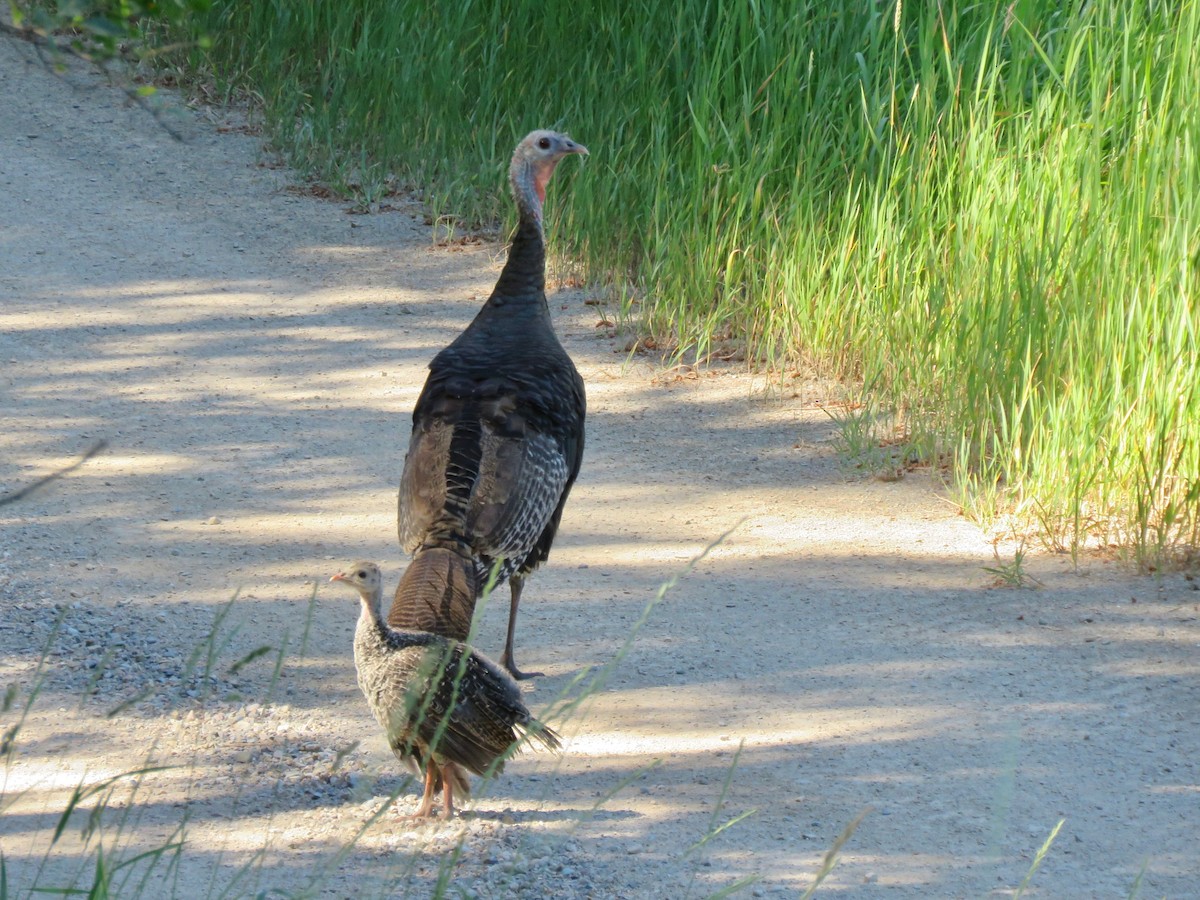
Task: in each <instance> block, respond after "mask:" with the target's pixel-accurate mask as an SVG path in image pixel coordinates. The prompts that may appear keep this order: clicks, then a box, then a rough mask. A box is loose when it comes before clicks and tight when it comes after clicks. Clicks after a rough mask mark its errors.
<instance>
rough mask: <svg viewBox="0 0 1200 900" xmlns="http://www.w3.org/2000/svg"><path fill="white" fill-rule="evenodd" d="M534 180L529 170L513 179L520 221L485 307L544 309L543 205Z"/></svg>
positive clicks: (544, 252) (544, 242) (544, 254)
mask: <svg viewBox="0 0 1200 900" xmlns="http://www.w3.org/2000/svg"><path fill="white" fill-rule="evenodd" d="M547 180H549V179H547ZM534 181H535V179H534V176H533V173H532V172H528V171H526V172H521V173H515V174H514V176H513V179H512V184H513V193H514V195H515V196H516V199H517V211H518V212H519V214H520V218H519V220H518V222H517V231H516V234H514V235H513V239H512V244H511V246H510V247H509V249H508V259H507V260H506V261H505V263H504V269H503V270H502V271H501V272H500V277H499V278H498V279H497V280H496V287H495V289H494V290H493V291H492V296H491V297H490V298H489V299H488V306H492V307H498V306H515V305H521V304H533V305H539V304H540V306H541V308H542V309H545V307H546V237H545V234H544V233H543V231H542V203H541V201H540V200H539V199H538V195H537V191H536V189H535V185H534ZM547 315H549V312H548V311H547Z"/></svg>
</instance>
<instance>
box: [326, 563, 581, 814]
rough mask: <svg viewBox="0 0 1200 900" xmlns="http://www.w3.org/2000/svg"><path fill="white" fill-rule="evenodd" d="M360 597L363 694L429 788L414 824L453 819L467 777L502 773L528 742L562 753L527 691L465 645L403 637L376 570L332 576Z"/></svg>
mask: <svg viewBox="0 0 1200 900" xmlns="http://www.w3.org/2000/svg"><path fill="white" fill-rule="evenodd" d="M330 581H337V582H342V583H344V584H347V585H349V586H350V587H352V588H354V589H355V590H356V591H358V595H359V598H360V600H361V603H362V610H361V612H360V615H359V618H358V627H357V628H356V629H355V632H354V666H355V668H356V669H357V671H358V686H359V688H360V689H361V690H362V692H363V696H365V697H366V698H367V703H368V705H370V707H371V712H372V713H374V714H375V719H376V721H378V722H379V724H380V725H381V726H382V727H383V729H384V731H385V732H386V733H387V739H388V744H389V745H390V746H391V748H392V751H393V752H394V753H395V754H396V756H397V758H399V759H400V761H401V762H403V763H405V764H406V765H408V766H410V767H412V768H415V769H416V770H417V771H418V772H423V773H424V776H425V789H424V793H423V794H422V795H421V805H420V807H419V808H418V809H417V812H416V814H415V815H414V816H413V818H418V819H421V818H427V817H429V816H431V815H434V812H433V798H434V795H435V794H436V793H437V791H438V790H439V789H441V790H442V810H443V812H444V814H445V816H446V817H449V816H451V815H453V814H454V795H455V793H458V794H460V795H462V796H469V795H470V792H471V787H470V783H469V782H468V780H467V775H466V772H464V771H463V770H464V769H466V770H469V771H471V772H474V773H475V774H476V775H483V774H485V773H487V772H489V771H496V772H500V771H503V769H504V760H505V758H506V757H507V756H509V755H510V754H511V753H512V752H513V751H514V750H515V749H516V748H517V747H519V746H520V745H521V744H522V743H527V742H529V743H531V742H533V741H537V742H539V743H540V744H542V746H544V747H546V748H547V749H549V750H557V749H559V747H560V742H559V738H558V735H557V734H556V733H555V732H554V731H553V730H551V729H550V728H548V727H547V726H545V725H543V724H542V723H541V722H539V721H537V719H535V718H533V717H532V716H531V715H530V714H529V710H528V709H527V708H526V706H525V704H524V702H523V701H522V700H521V689H520V688H519V687H518V686H517V683H516V682H515V681H513V679H512V678H511V677H510V676H509V675H508V674H507V673H506V672H505V671H504V670H503V669H501V668H500V667H499V666H498V665H496V664H495V663H493V662H492V661H491V660H489V659H487V658H486V657H484V656H483V655H482V654H479V653H476V652H475V651H473V650H472V649H471V648H470V647H469V646H467V645H466V644H463V643H460V642H459V641H453V640H447V639H446V638H443V637H440V636H438V635H435V634H429V633H428V632H424V631H398V630H396V629H393V628H391V627H389V626H388V624H387V622H385V621H384V619H383V611H382V609H381V607H382V605H383V580H382V577H381V576H380V572H379V567H378V566H377V565H376V564H375V563H373V562H365V561H363V562H356V563H354V564H352V565H351V566H350V567H349V568H346V569H343V570H342V571H341V572H338V573H337V574H336V575H334V576H333V577H332V578H331V579H330Z"/></svg>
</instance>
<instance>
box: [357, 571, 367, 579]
mask: <svg viewBox="0 0 1200 900" xmlns="http://www.w3.org/2000/svg"><path fill="white" fill-rule="evenodd" d="M357 574H358V577H359V578H366V577H367V570H366V569H359V570H358V573H357Z"/></svg>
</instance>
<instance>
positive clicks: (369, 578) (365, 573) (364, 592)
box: [329, 561, 383, 600]
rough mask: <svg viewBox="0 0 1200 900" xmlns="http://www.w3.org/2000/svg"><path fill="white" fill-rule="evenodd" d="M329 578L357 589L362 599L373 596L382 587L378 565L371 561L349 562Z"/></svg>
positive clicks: (381, 577)
mask: <svg viewBox="0 0 1200 900" xmlns="http://www.w3.org/2000/svg"><path fill="white" fill-rule="evenodd" d="M329 580H330V581H340V582H342V583H343V584H347V585H349V586H350V587H352V588H354V589H355V590H356V591H358V593H359V596H361V597H362V598H363V599H364V600H369V599H371V598H372V597H375V596H376V595H378V594H379V593H380V591H381V590H382V588H383V576H382V575H380V573H379V566H377V565H375V563H373V562H366V561H361V562H356V563H351V564H350V565H349V566H347V567H346V568H344V569H342V571H340V572H338V573H337V574H336V575H334V576H333V577H332V578H330V579H329Z"/></svg>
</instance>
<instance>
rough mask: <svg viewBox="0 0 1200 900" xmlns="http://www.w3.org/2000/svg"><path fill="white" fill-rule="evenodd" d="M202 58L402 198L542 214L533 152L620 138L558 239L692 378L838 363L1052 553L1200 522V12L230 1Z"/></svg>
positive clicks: (216, 15) (1168, 547)
mask: <svg viewBox="0 0 1200 900" xmlns="http://www.w3.org/2000/svg"><path fill="white" fill-rule="evenodd" d="M199 25H200V26H201V27H202V29H205V30H207V31H208V32H209V33H210V34H211V36H212V39H213V48H212V51H211V53H210V54H208V55H207V56H205V57H204V58H203V60H202V61H200V62H199V65H201V66H202V67H204V68H206V69H207V71H208V72H209V74H210V76H211V77H212V78H213V80H214V81H215V82H216V83H218V84H220V85H222V86H224V87H225V88H227V89H234V88H240V89H248V90H251V91H253V92H254V93H255V94H256V95H257V96H259V97H261V100H262V103H263V107H264V110H265V120H266V123H267V127H268V129H269V132H270V135H271V137H272V139H273V140H274V142H275V143H276V144H277V145H278V146H279V147H280V148H282V149H283V150H284V151H285V152H286V154H287V156H288V158H289V159H290V160H292V161H293V162H294V163H295V164H297V165H299V166H300V167H301V168H303V169H304V170H306V171H308V172H310V173H311V174H312V175H314V176H315V177H317V178H319V179H321V180H323V181H325V182H327V183H328V184H330V185H333V186H334V187H336V188H338V189H340V190H343V191H346V192H348V193H351V194H355V195H358V196H362V197H366V198H368V199H370V198H374V197H378V196H380V195H382V194H384V193H386V192H387V191H389V190H393V189H397V188H413V189H419V191H420V193H421V195H422V196H423V198H424V199H425V201H426V202H427V203H428V204H429V205H430V207H431V212H432V214H433V215H434V216H435V218H436V217H442V216H447V217H449V218H448V219H446V220H444V221H453V217H455V216H457V217H458V219H459V221H461V222H462V223H463V224H466V225H472V224H478V223H489V222H493V221H496V220H503V219H505V218H506V217H511V212H510V210H509V201H508V198H507V196H506V192H505V191H504V190H502V189H501V183H502V172H503V166H504V163H505V161H506V159H507V156H508V153H509V152H510V148H511V147H512V146H513V144H514V143H515V141H516V140H517V139H518V138H519V137H520V136H521V135H522V134H524V133H525V132H526V131H527V130H529V129H530V128H532V127H535V126H562V127H564V128H568V129H570V130H571V131H572V133H573V135H574V136H575V137H577V138H579V139H580V140H582V141H584V142H585V143H587V144H588V145H589V147H590V148H591V149H592V151H593V155H592V159H591V161H590V162H588V163H587V165H586V167H582V168H581V167H575V166H572V167H564V170H563V172H562V174H561V175H560V180H559V183H558V185H557V187H556V188H555V189H554V191H553V192H552V193H553V197H552V199H551V206H552V209H551V210H550V224H549V227H550V234H551V235H552V240H553V242H554V245H555V248H556V249H557V250H559V251H562V252H564V253H566V254H568V255H570V256H572V257H574V258H577V259H579V260H581V261H582V262H583V264H584V265H585V266H586V268H587V271H588V272H589V273H590V275H591V277H592V279H593V280H594V281H595V282H597V283H599V284H602V285H604V286H605V289H606V290H608V291H610V292H611V294H612V296H613V297H614V298H615V299H616V300H617V301H619V303H620V308H621V313H622V316H623V318H624V320H625V322H626V323H627V324H628V325H631V326H633V327H636V328H638V329H640V330H641V332H642V333H643V335H644V336H647V337H649V338H651V339H652V340H653V341H654V342H655V343H656V344H657V345H658V346H663V347H671V348H674V351H675V353H676V354H677V355H678V356H679V357H680V358H684V357H688V358H691V357H698V358H706V357H708V356H710V355H711V354H713V353H714V352H717V353H723V352H725V350H726V349H728V348H729V347H730V346H731V345H733V346H736V347H740V348H743V349H745V350H746V351H747V352H748V354H749V356H750V358H751V359H752V360H753V361H755V362H756V363H757V364H759V365H764V366H767V367H770V368H773V369H780V368H783V367H786V366H789V365H792V364H795V363H797V362H806V363H815V364H816V365H818V366H819V367H820V369H821V370H822V371H824V372H826V373H828V374H830V375H833V376H837V377H841V378H845V379H848V380H850V381H851V382H854V383H861V384H862V385H863V386H864V398H865V402H866V404H867V412H866V415H867V416H868V417H869V418H870V419H871V420H872V421H873V420H874V419H875V418H877V417H880V416H882V417H884V418H895V417H896V416H900V417H901V418H902V422H903V426H904V429H905V431H906V434H907V438H908V440H909V441H910V443H911V446H912V447H913V448H915V450H916V452H918V454H919V455H920V456H921V458H923V459H925V460H927V461H930V462H936V463H938V464H939V465H942V466H946V467H947V468H948V470H949V471H950V472H951V473H952V476H953V482H954V484H955V485H956V486H957V489H958V491H959V496H960V497H961V499H962V502H963V504H964V506H966V507H967V508H968V509H970V510H971V511H972V512H973V513H974V514H975V515H977V516H978V517H979V518H981V519H983V520H985V521H987V520H990V519H993V518H995V517H997V516H1000V515H1002V514H1003V515H1005V516H1006V521H1008V522H1010V523H1012V527H1013V528H1014V529H1015V530H1018V531H1024V530H1026V529H1028V528H1030V527H1033V528H1034V529H1036V530H1037V531H1038V532H1039V533H1040V534H1041V536H1042V537H1043V538H1044V539H1045V540H1046V541H1047V542H1048V543H1050V544H1051V545H1053V546H1056V547H1061V548H1065V549H1069V550H1071V551H1077V550H1078V549H1080V548H1082V547H1084V546H1088V545H1094V544H1097V543H1098V544H1101V545H1106V544H1116V545H1120V546H1123V547H1126V548H1128V549H1129V550H1130V552H1131V553H1132V555H1133V557H1134V558H1135V559H1136V560H1137V561H1138V562H1140V563H1142V564H1143V565H1145V566H1147V567H1155V566H1159V565H1163V564H1164V563H1167V562H1170V561H1173V560H1176V559H1177V558H1178V557H1179V556H1180V555H1184V556H1186V555H1189V554H1190V553H1191V552H1193V551H1194V550H1195V548H1196V546H1197V538H1198V529H1200V517H1198V513H1200V481H1197V473H1198V472H1200V397H1198V395H1197V389H1196V385H1197V383H1198V381H1200V378H1198V376H1200V371H1198V369H1200V354H1198V353H1197V337H1196V334H1197V325H1198V324H1200V313H1198V312H1197V308H1196V307H1197V304H1196V303H1195V302H1194V294H1195V281H1196V277H1197V272H1198V267H1200V157H1198V155H1197V153H1198V150H1197V148H1198V144H1200V101H1198V100H1197V94H1198V92H1197V91H1196V85H1197V84H1200V54H1198V53H1197V51H1196V49H1195V48H1196V47H1197V46H1200V7H1198V5H1197V3H1196V2H1190V0H1189V2H1184V3H1172V2H1160V0H1151V2H1146V3H1139V4H1128V3H1121V2H1117V0H1101V2H1069V3H1066V4H1060V3H1057V2H1048V0H1018V2H1015V3H998V2H993V3H987V2H984V3H960V2H954V0H944V2H941V3H909V4H904V5H903V7H901V5H899V4H892V3H886V4H869V3H818V2H795V3H781V2H774V3H772V2H747V3H739V4H713V3H710V2H703V0H680V2H679V3H675V4H657V3H648V2H642V3H637V2H634V3H614V2H597V3H593V4H587V5H585V6H583V7H580V6H566V5H561V4H559V5H556V4H548V5H547V4H543V3H534V2H524V0H518V2H512V3H506V4H499V3H495V2H490V3H489V2H483V0H456V2H448V3H439V4H429V3H418V2H413V0H392V2H379V0H375V2H365V0H339V2H337V3H333V2H329V0H319V2H313V3H306V4H296V3H291V2H287V0H264V2H256V3H234V2H229V0H225V2H221V0H218V2H215V3H214V4H213V9H212V11H211V14H210V15H209V16H208V17H207V18H204V19H202V20H200V22H199Z"/></svg>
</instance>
